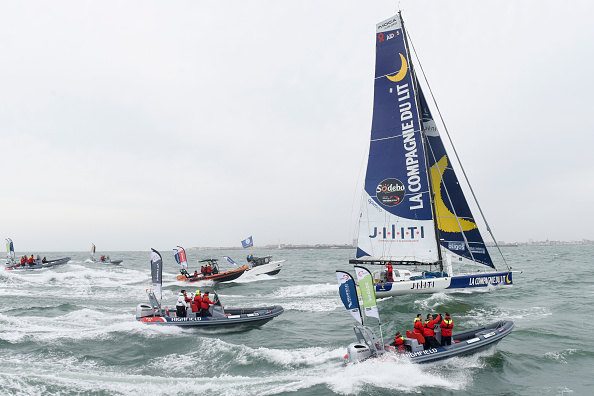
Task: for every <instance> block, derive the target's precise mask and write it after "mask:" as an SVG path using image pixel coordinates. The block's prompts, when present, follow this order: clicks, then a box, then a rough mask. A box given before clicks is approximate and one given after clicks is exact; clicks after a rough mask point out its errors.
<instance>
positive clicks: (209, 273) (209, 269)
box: [206, 264, 212, 275]
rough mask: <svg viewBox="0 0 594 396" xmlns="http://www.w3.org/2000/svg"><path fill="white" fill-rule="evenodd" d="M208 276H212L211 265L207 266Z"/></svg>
mask: <svg viewBox="0 0 594 396" xmlns="http://www.w3.org/2000/svg"><path fill="white" fill-rule="evenodd" d="M206 275H212V267H211V266H210V264H206Z"/></svg>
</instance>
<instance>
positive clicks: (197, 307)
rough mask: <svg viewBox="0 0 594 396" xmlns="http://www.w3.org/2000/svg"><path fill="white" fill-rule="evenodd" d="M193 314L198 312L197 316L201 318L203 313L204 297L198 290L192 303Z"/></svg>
mask: <svg viewBox="0 0 594 396" xmlns="http://www.w3.org/2000/svg"><path fill="white" fill-rule="evenodd" d="M192 312H196V316H200V312H202V296H201V295H200V290H196V295H195V296H194V300H193V301H192Z"/></svg>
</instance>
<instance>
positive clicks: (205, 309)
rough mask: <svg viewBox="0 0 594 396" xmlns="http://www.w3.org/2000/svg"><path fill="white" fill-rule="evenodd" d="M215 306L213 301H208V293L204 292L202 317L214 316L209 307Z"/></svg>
mask: <svg viewBox="0 0 594 396" xmlns="http://www.w3.org/2000/svg"><path fill="white" fill-rule="evenodd" d="M211 305H214V303H213V302H212V301H210V300H209V299H208V292H204V296H202V312H201V316H203V317H204V316H212V315H211V314H210V312H209V311H208V307H209V306H211Z"/></svg>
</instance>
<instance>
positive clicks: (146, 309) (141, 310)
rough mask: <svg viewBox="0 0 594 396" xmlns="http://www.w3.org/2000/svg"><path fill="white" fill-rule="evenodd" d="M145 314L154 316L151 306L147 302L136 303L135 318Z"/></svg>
mask: <svg viewBox="0 0 594 396" xmlns="http://www.w3.org/2000/svg"><path fill="white" fill-rule="evenodd" d="M147 316H155V311H154V310H153V307H151V306H150V305H147V304H138V305H137V306H136V319H141V318H146V317H147Z"/></svg>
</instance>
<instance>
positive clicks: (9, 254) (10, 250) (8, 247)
mask: <svg viewBox="0 0 594 396" xmlns="http://www.w3.org/2000/svg"><path fill="white" fill-rule="evenodd" d="M6 257H8V258H9V259H14V257H15V255H14V245H13V244H12V239H10V238H6Z"/></svg>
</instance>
